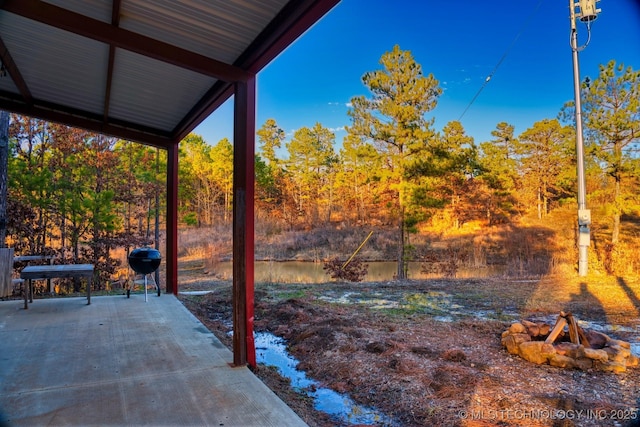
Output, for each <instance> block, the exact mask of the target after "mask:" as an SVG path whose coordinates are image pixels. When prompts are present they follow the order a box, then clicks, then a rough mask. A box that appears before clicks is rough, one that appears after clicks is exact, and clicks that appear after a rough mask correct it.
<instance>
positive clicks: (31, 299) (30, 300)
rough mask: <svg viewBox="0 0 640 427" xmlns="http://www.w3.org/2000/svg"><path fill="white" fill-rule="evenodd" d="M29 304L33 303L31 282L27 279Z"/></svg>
mask: <svg viewBox="0 0 640 427" xmlns="http://www.w3.org/2000/svg"><path fill="white" fill-rule="evenodd" d="M29 302H30V303H33V280H31V279H29Z"/></svg>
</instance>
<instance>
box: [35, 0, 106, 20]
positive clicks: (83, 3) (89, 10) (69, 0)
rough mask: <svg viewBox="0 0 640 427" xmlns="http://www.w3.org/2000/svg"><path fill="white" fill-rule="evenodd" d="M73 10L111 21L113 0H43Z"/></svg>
mask: <svg viewBox="0 0 640 427" xmlns="http://www.w3.org/2000/svg"><path fill="white" fill-rule="evenodd" d="M43 1H44V2H46V3H50V4H53V5H55V6H58V7H62V8H64V9H68V10H70V11H72V12H76V13H79V14H81V15H85V16H88V17H90V18H93V19H97V20H100V21H103V22H108V23H109V22H111V9H112V3H113V1H112V0H43Z"/></svg>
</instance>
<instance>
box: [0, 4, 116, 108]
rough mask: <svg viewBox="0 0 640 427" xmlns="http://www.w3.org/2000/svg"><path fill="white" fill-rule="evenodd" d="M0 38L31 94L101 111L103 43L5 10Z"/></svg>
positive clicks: (0, 21) (105, 48)
mask: <svg viewBox="0 0 640 427" xmlns="http://www.w3.org/2000/svg"><path fill="white" fill-rule="evenodd" d="M0 37H2V40H3V41H4V43H5V45H6V46H7V49H8V50H9V52H11V54H12V57H13V60H14V61H15V63H16V65H17V67H18V68H19V70H20V71H21V73H22V77H23V78H24V80H25V81H26V83H27V86H28V87H29V90H30V91H31V94H32V95H33V97H34V98H35V99H40V100H42V101H45V102H52V103H55V104H60V105H73V106H74V107H75V108H78V109H82V110H86V111H90V112H92V113H96V114H102V112H103V107H104V92H105V82H106V72H107V61H108V53H109V47H108V46H107V45H106V44H104V43H100V42H97V41H94V40H91V39H88V38H85V37H80V36H78V35H75V34H73V33H69V32H67V31H63V30H59V29H57V28H53V27H50V26H47V25H44V24H40V23H38V22H35V21H31V20H29V19H25V18H22V17H20V16H16V15H13V14H10V13H3V14H2V15H1V16H0ZM89 58H90V59H89Z"/></svg>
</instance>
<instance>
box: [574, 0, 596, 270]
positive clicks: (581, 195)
mask: <svg viewBox="0 0 640 427" xmlns="http://www.w3.org/2000/svg"><path fill="white" fill-rule="evenodd" d="M596 1H599V0H580V1H579V2H577V3H575V2H574V0H569V9H570V10H571V52H572V55H573V90H574V96H575V107H576V108H575V121H576V162H577V165H576V166H577V172H578V275H580V276H586V275H587V272H588V251H589V245H590V242H591V234H590V230H589V225H590V224H591V211H590V210H589V209H587V190H586V179H585V172H584V140H583V131H582V105H581V102H580V67H579V65H578V52H579V51H581V50H583V49H584V48H585V47H587V44H588V43H589V41H588V40H589V39H590V38H591V23H592V22H593V21H595V20H596V18H597V17H598V13H599V12H600V9H597V8H596ZM576 9H577V12H576ZM577 18H579V19H580V21H581V22H584V23H585V24H586V26H587V31H588V32H589V39H588V40H587V44H585V45H584V46H581V47H578V30H577V28H576V19H577Z"/></svg>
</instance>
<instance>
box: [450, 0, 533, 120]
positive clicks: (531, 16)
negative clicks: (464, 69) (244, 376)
mask: <svg viewBox="0 0 640 427" xmlns="http://www.w3.org/2000/svg"><path fill="white" fill-rule="evenodd" d="M542 1H543V0H540V1H539V2H538V5H537V6H536V8H535V9H534V10H533V12H531V14H530V15H529V17H528V18H527V20H526V21H525V22H524V24H522V27H520V31H518V34H517V35H516V36H515V38H514V39H513V41H512V42H511V44H510V45H509V47H507V50H505V52H504V53H503V54H502V57H501V58H500V60H499V61H498V63H497V64H496V66H495V67H493V70H492V71H491V73H489V75H488V76H487V78H486V79H485V80H484V83H483V84H482V86H481V87H480V89H478V92H476V94H475V95H474V97H473V98H472V99H471V101H470V102H469V104H468V105H467V107H466V108H465V109H464V111H463V112H462V114H460V117H459V118H458V121H460V120H462V117H463V116H464V115H465V114H466V112H467V110H469V108H471V105H473V103H474V102H475V101H476V99H477V98H478V96H480V93H481V92H482V90H483V89H484V88H485V87H486V86H487V85H488V84H489V82H490V81H491V79H492V78H493V75H494V74H495V73H496V71H498V68H499V67H500V65H501V64H502V62H503V61H504V60H505V59H506V57H507V55H509V53H510V52H511V49H513V46H514V45H515V44H516V42H517V41H518V39H519V38H520V35H522V33H523V32H524V30H525V29H526V28H527V26H528V25H529V23H530V22H531V20H532V19H533V16H534V15H535V14H536V12H538V9H540V5H541V4H542Z"/></svg>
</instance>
